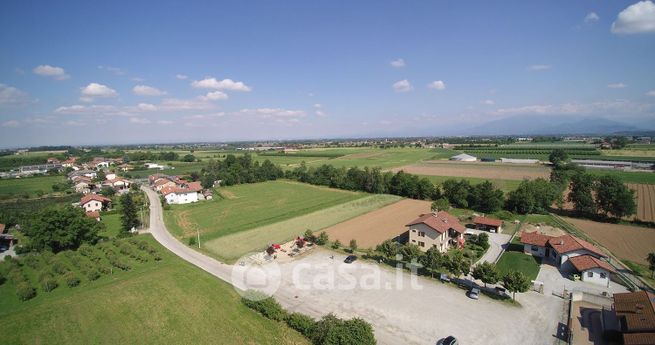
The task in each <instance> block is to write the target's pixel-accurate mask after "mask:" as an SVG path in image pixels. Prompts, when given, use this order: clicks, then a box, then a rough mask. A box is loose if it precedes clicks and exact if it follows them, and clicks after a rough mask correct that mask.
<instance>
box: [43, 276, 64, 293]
mask: <svg viewBox="0 0 655 345" xmlns="http://www.w3.org/2000/svg"><path fill="white" fill-rule="evenodd" d="M39 282H40V283H41V287H42V288H43V291H45V292H50V291H52V290H54V289H56V288H57V287H58V286H59V283H58V282H57V279H55V277H53V276H51V275H49V274H42V275H41V278H40V279H39Z"/></svg>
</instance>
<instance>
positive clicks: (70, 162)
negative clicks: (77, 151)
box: [61, 156, 77, 168]
mask: <svg viewBox="0 0 655 345" xmlns="http://www.w3.org/2000/svg"><path fill="white" fill-rule="evenodd" d="M76 161H77V157H74V156H71V157H68V159H67V160H65V161H63V162H61V166H63V167H64V168H72V167H73V165H75V162H76Z"/></svg>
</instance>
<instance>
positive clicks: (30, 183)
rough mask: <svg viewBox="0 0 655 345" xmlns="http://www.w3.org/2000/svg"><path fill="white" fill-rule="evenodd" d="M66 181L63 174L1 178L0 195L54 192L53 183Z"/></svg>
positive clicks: (32, 194)
mask: <svg viewBox="0 0 655 345" xmlns="http://www.w3.org/2000/svg"><path fill="white" fill-rule="evenodd" d="M61 182H65V178H64V177H63V176H36V177H26V178H20V179H16V178H12V179H0V197H2V196H5V197H10V196H12V195H14V196H18V195H21V194H25V193H26V194H28V195H30V196H34V195H36V194H37V193H38V192H43V193H50V192H52V185H53V184H55V183H61Z"/></svg>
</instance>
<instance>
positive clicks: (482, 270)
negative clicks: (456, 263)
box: [471, 261, 499, 287]
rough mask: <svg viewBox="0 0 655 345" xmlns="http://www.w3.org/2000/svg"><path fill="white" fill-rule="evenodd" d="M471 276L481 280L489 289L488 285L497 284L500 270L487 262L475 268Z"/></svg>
mask: <svg viewBox="0 0 655 345" xmlns="http://www.w3.org/2000/svg"><path fill="white" fill-rule="evenodd" d="M471 275H472V276H473V278H475V279H478V280H481V281H482V282H483V283H484V286H485V287H487V284H495V283H497V282H498V278H499V274H498V270H496V265H494V264H492V263H490V262H486V261H485V262H483V263H481V264H479V265H477V266H475V267H473V272H472V273H471Z"/></svg>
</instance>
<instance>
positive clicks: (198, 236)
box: [196, 229, 200, 249]
mask: <svg viewBox="0 0 655 345" xmlns="http://www.w3.org/2000/svg"><path fill="white" fill-rule="evenodd" d="M196 231H197V232H198V249H200V230H199V229H196Z"/></svg>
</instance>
